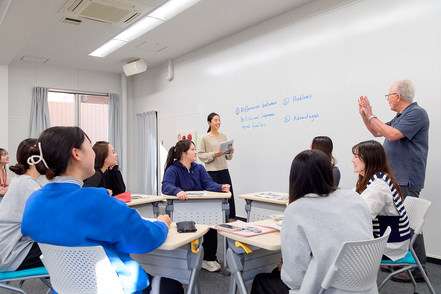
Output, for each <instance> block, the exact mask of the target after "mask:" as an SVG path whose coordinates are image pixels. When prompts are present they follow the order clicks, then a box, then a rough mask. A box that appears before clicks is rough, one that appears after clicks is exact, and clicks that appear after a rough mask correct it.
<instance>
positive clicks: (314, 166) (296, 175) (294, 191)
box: [289, 150, 337, 203]
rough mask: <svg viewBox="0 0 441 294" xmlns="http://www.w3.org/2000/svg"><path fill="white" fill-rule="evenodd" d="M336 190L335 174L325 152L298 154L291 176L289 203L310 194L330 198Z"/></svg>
mask: <svg viewBox="0 0 441 294" xmlns="http://www.w3.org/2000/svg"><path fill="white" fill-rule="evenodd" d="M335 190H337V187H335V186H334V174H333V173H332V168H331V165H330V164H329V158H328V157H327V156H326V154H325V153H323V151H320V150H305V151H303V152H300V153H299V154H297V156H296V157H295V158H294V160H293V161H292V164H291V172H290V174H289V203H291V202H293V201H296V200H298V199H300V198H302V197H303V196H305V195H306V194H308V193H315V194H318V195H320V196H328V194H330V193H332V192H334V191H335Z"/></svg>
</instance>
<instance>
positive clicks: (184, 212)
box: [164, 191, 231, 268]
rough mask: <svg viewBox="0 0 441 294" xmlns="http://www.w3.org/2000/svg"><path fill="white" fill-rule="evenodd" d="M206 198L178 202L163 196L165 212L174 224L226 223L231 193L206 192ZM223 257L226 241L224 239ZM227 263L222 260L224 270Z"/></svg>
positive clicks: (211, 224)
mask: <svg viewBox="0 0 441 294" xmlns="http://www.w3.org/2000/svg"><path fill="white" fill-rule="evenodd" d="M207 194H208V195H207V196H188V199H187V200H186V201H182V200H179V198H178V197H177V196H169V195H164V196H165V197H166V198H167V206H166V207H165V212H166V213H167V214H168V215H170V218H171V219H172V221H174V222H180V221H191V220H192V221H194V222H195V223H197V224H204V225H209V226H213V225H217V224H222V223H225V222H227V220H228V215H229V214H230V205H229V204H228V199H229V198H231V193H230V192H228V193H225V192H211V191H207ZM223 243H224V256H225V254H226V247H227V241H226V239H225V238H224V241H223ZM226 266H227V262H226V259H225V260H224V268H226Z"/></svg>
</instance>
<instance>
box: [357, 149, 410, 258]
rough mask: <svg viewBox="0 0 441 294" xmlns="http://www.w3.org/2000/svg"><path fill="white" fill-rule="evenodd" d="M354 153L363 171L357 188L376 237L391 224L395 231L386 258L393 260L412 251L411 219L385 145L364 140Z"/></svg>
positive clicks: (358, 166)
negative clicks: (370, 218)
mask: <svg viewBox="0 0 441 294" xmlns="http://www.w3.org/2000/svg"><path fill="white" fill-rule="evenodd" d="M352 153H353V154H354V158H352V163H353V164H354V173H358V174H359V176H358V181H357V185H356V188H355V189H356V191H357V193H359V194H360V196H361V198H363V199H364V200H365V201H366V204H367V206H368V208H369V210H370V211H371V216H372V219H373V226H374V236H375V237H379V236H381V235H383V233H384V231H385V230H386V228H387V227H388V226H390V228H391V230H392V231H391V234H390V237H389V239H388V241H387V243H386V249H385V250H384V255H385V256H386V257H384V258H387V259H391V260H393V261H395V260H398V259H401V258H403V257H404V256H405V255H406V254H407V251H408V250H409V242H410V229H409V220H408V218H407V214H406V209H405V208H404V205H403V200H404V199H403V196H402V195H401V191H400V188H399V186H398V183H397V181H396V180H395V179H394V177H393V175H392V173H391V171H390V168H389V164H388V163H387V158H386V153H385V151H384V149H383V146H382V145H381V144H380V143H378V142H377V141H373V140H370V141H364V142H361V143H358V144H357V145H355V146H354V147H352Z"/></svg>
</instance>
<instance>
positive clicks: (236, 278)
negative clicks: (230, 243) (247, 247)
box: [227, 248, 247, 294]
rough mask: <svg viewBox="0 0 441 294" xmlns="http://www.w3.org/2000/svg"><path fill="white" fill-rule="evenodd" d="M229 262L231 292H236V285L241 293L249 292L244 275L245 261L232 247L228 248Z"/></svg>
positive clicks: (232, 293)
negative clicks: (243, 261)
mask: <svg viewBox="0 0 441 294" xmlns="http://www.w3.org/2000/svg"><path fill="white" fill-rule="evenodd" d="M227 262H228V267H229V268H230V272H231V281H230V294H236V287H237V288H239V293H240V294H247V288H246V286H245V282H244V280H243V277H242V272H243V263H242V261H241V259H240V257H239V255H238V254H236V253H234V252H233V250H232V249H231V248H228V250H227Z"/></svg>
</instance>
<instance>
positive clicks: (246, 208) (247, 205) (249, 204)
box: [245, 199, 253, 222]
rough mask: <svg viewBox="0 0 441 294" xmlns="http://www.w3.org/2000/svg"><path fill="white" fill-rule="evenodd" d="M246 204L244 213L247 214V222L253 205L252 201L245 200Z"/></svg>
mask: <svg viewBox="0 0 441 294" xmlns="http://www.w3.org/2000/svg"><path fill="white" fill-rule="evenodd" d="M245 201H246V204H245V211H246V212H247V222H249V221H250V217H251V205H252V203H253V200H250V199H245Z"/></svg>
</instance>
